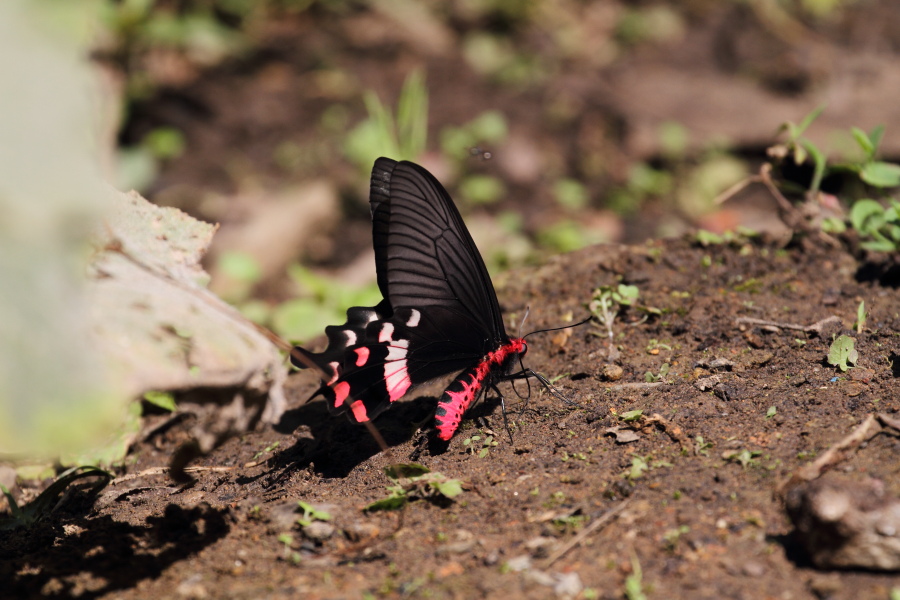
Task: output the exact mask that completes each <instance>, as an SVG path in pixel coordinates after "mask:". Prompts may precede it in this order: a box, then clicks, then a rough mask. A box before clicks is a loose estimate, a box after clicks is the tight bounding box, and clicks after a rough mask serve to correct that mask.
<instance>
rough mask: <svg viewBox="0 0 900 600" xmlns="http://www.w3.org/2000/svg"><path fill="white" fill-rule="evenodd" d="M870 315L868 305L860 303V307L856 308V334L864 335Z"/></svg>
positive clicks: (854, 326)
mask: <svg viewBox="0 0 900 600" xmlns="http://www.w3.org/2000/svg"><path fill="white" fill-rule="evenodd" d="M868 316H869V314H868V313H867V312H866V303H865V301H862V302H860V303H859V306H857V307H856V322H855V323H854V324H853V328H854V329H856V333H862V332H863V330H864V329H865V328H866V317H868Z"/></svg>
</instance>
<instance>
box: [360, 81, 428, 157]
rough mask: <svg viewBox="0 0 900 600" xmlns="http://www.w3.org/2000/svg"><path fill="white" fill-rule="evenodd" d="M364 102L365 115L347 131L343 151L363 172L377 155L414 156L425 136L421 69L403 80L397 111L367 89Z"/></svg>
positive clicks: (422, 146)
mask: <svg viewBox="0 0 900 600" xmlns="http://www.w3.org/2000/svg"><path fill="white" fill-rule="evenodd" d="M363 102H364V103H365V105H366V110H367V111H368V113H369V116H368V118H367V119H366V120H365V121H363V122H362V123H360V124H359V125H357V126H356V127H355V128H354V129H353V130H352V131H350V133H349V134H348V135H347V139H346V140H345V143H344V153H345V154H346V155H347V158H349V159H350V160H351V161H353V162H354V163H355V164H356V165H357V166H358V167H359V168H360V169H361V170H362V171H363V172H368V170H369V169H370V168H371V167H372V160H373V158H375V157H378V156H390V157H392V158H394V159H396V160H415V159H416V158H417V157H418V156H419V155H420V154H422V152H423V151H424V150H425V143H426V141H427V136H428V90H427V89H426V87H425V78H424V77H423V76H422V73H421V71H413V72H412V73H410V74H409V76H408V77H407V78H406V81H405V82H404V83H403V89H402V90H400V98H399V99H398V101H397V110H396V114H395V115H394V114H391V110H390V109H389V108H388V107H386V106H385V105H384V104H382V102H381V100H379V98H378V96H377V95H376V94H375V92H373V91H371V90H367V91H366V92H365V93H364V94H363Z"/></svg>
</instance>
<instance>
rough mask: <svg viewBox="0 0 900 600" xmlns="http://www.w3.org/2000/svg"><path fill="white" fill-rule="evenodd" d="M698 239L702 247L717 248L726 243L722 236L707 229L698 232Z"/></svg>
mask: <svg viewBox="0 0 900 600" xmlns="http://www.w3.org/2000/svg"><path fill="white" fill-rule="evenodd" d="M696 239H697V242H698V243H699V244H700V245H701V246H717V245H719V244H722V243H724V242H725V239H724V238H723V237H722V236H721V235H719V234H717V233H713V232H712V231H707V230H705V229H700V230H698V231H697V234H696Z"/></svg>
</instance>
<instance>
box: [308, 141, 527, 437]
mask: <svg viewBox="0 0 900 600" xmlns="http://www.w3.org/2000/svg"><path fill="white" fill-rule="evenodd" d="M369 203H370V208H371V212H372V237H373V244H374V246H375V268H376V272H377V280H378V288H379V289H380V291H381V294H382V296H383V298H384V299H383V300H382V301H381V302H380V303H379V304H378V305H377V306H373V307H360V306H356V307H352V308H350V309H349V310H348V311H347V322H346V323H344V324H343V325H332V326H329V327H326V328H325V334H326V336H327V337H328V346H327V348H326V349H325V350H324V351H323V352H320V353H313V352H310V351H308V350H306V349H304V348H302V347H299V346H298V347H295V351H297V352H299V353H300V354H302V355H304V356H305V357H306V358H307V359H309V360H310V361H312V363H314V364H315V365H316V366H318V367H319V369H320V370H321V371H322V372H323V373H325V374H326V377H327V378H328V381H327V382H325V383H324V384H323V385H322V386H321V387H320V388H319V389H318V390H317V391H316V393H315V394H313V398H314V397H316V396H318V395H320V394H321V395H322V396H324V397H325V398H326V400H327V401H328V406H329V408H330V410H331V412H332V413H347V414H348V415H349V416H350V418H351V419H352V420H355V421H357V422H360V423H362V422H365V421H369V420H371V419H374V418H375V417H376V416H378V414H380V413H381V412H383V411H384V410H386V409H387V408H388V407H390V405H391V403H393V402H395V401H397V400H399V399H400V398H402V397H403V396H404V395H406V394H407V393H408V392H409V391H410V390H412V389H413V388H415V387H416V386H418V385H421V384H423V383H426V382H429V381H432V380H434V379H437V378H439V377H441V376H444V375H448V374H450V373H459V374H458V375H457V376H456V378H455V379H454V380H453V382H452V383H451V384H450V385H449V386H448V387H447V389H446V390H444V393H443V394H442V395H441V398H440V400H439V401H438V405H437V409H436V411H435V426H436V429H437V431H438V437H440V438H441V439H443V440H449V439H450V438H452V437H453V434H454V433H455V432H456V430H457V428H458V427H459V423H460V420H461V419H462V416H463V414H464V413H465V412H466V410H467V409H468V408H469V406H471V405H472V403H473V402H474V401H475V400H476V399H477V398H478V396H479V395H480V394H481V393H482V392H484V391H485V390H487V389H491V388H494V386H495V385H496V383H497V382H499V381H502V380H505V379H515V378H517V377H527V376H538V375H537V374H536V373H534V372H533V371H530V370H524V371H522V372H520V373H518V374H513V375H510V372H511V371H512V370H513V366H514V363H515V362H516V361H517V360H519V359H520V357H521V356H522V355H524V354H525V352H526V350H527V348H528V347H527V344H526V342H525V340H524V338H517V337H510V336H509V335H508V334H507V333H506V328H505V327H504V325H503V318H502V315H501V313H500V305H499V304H498V302H497V294H496V292H495V291H494V286H493V284H492V283H491V278H490V276H489V275H488V271H487V268H486V267H485V265H484V260H483V259H482V258H481V254H480V253H479V252H478V248H477V247H476V246H475V242H474V241H472V236H471V235H470V234H469V231H468V229H466V225H465V223H464V222H463V220H462V217H461V216H460V214H459V211H458V210H457V208H456V206H455V205H454V204H453V200H452V199H451V198H450V195H449V194H448V193H447V191H446V190H445V189H444V187H443V186H442V185H441V184H440V182H438V180H437V179H435V177H434V176H433V175H432V174H431V173H429V172H428V171H427V170H425V169H424V168H422V167H420V166H419V165H417V164H414V163H412V162H407V161H403V162H397V161H394V160H391V159H389V158H379V159H378V160H376V161H375V165H374V167H373V168H372V177H371V185H370V195H369ZM292 361H293V362H294V364H295V365H296V366H297V367H300V368H303V367H304V366H305V365H304V364H301V362H300V361H299V360H297V359H295V358H292ZM538 377H540V376H538ZM540 379H542V380H543V378H542V377H540ZM311 399H312V398H311Z"/></svg>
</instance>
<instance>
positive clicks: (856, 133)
mask: <svg viewBox="0 0 900 600" xmlns="http://www.w3.org/2000/svg"><path fill="white" fill-rule="evenodd" d="M850 132H851V133H852V134H853V139H854V140H856V143H857V144H859V147H860V148H862V151H863V152H864V153H865V155H866V160H872V157H873V156H874V155H875V146H874V145H873V144H872V140H871V139H869V135H868V134H867V133H866V132H865V131H863V130H862V129H860V128H859V127H851V128H850Z"/></svg>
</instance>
